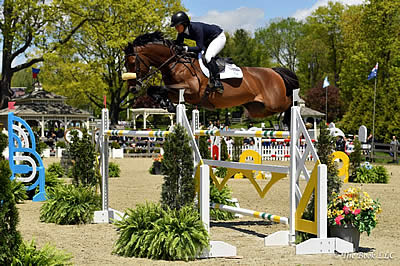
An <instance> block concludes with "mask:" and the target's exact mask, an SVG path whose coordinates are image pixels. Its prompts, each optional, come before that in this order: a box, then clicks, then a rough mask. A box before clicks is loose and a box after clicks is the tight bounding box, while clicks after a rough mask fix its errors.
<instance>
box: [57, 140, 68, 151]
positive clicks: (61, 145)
mask: <svg viewBox="0 0 400 266" xmlns="http://www.w3.org/2000/svg"><path fill="white" fill-rule="evenodd" d="M56 148H61V149H65V148H67V144H66V143H65V141H57V143H56Z"/></svg>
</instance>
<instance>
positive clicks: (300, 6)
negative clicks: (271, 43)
mask: <svg viewBox="0 0 400 266" xmlns="http://www.w3.org/2000/svg"><path fill="white" fill-rule="evenodd" d="M331 1H332V2H341V3H342V4H348V5H357V4H361V3H362V2H364V1H363V0H331ZM327 3H328V0H280V1H279V0H278V1H277V0H241V1H240V0H197V1H194V0H182V4H183V6H184V7H185V8H186V9H188V14H189V16H190V17H191V20H192V21H200V22H205V23H210V24H217V25H220V26H221V27H222V28H223V29H224V30H225V31H227V32H229V33H233V32H235V30H237V29H245V30H248V31H250V32H254V31H255V30H256V29H257V28H260V27H264V26H265V25H267V24H268V22H269V21H270V20H271V19H274V18H287V17H294V18H296V19H298V20H303V19H304V18H306V17H307V16H309V15H311V13H312V12H313V11H314V10H316V9H317V8H318V7H320V6H326V5H327Z"/></svg>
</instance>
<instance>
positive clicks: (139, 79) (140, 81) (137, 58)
mask: <svg viewBox="0 0 400 266" xmlns="http://www.w3.org/2000/svg"><path fill="white" fill-rule="evenodd" d="M130 56H135V68H136V69H135V73H137V75H140V63H142V64H143V65H145V67H147V69H149V70H150V65H149V64H147V63H146V62H145V61H144V60H143V58H141V57H140V56H139V53H136V52H135V51H134V52H133V53H131V54H127V55H125V62H127V60H128V57H130ZM177 56H178V55H177V54H176V53H174V54H173V55H172V56H171V57H169V58H168V59H167V60H166V61H165V62H164V63H162V64H161V65H160V66H159V67H157V68H156V69H154V70H153V71H151V72H150V73H147V75H145V76H144V77H140V76H137V77H136V89H137V90H139V89H140V87H142V86H143V85H144V84H145V81H146V80H147V79H148V78H150V77H152V76H153V75H154V74H155V73H156V72H158V71H161V69H162V68H163V67H164V66H165V65H168V64H169V63H170V61H171V60H172V59H174V58H175V57H177ZM174 66H175V65H174Z"/></svg>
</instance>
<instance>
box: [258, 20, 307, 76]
mask: <svg viewBox="0 0 400 266" xmlns="http://www.w3.org/2000/svg"><path fill="white" fill-rule="evenodd" d="M301 27H302V22H298V21H296V19H295V18H286V19H278V20H277V21H273V22H271V23H270V24H269V25H268V27H266V28H262V29H260V30H258V31H256V33H255V39H256V41H257V43H259V44H260V45H261V46H262V49H263V51H264V52H265V53H266V54H269V55H270V56H271V57H272V59H273V60H274V61H275V62H276V64H278V65H279V66H284V67H287V68H288V69H290V70H292V71H293V72H294V71H295V70H296V65H297V40H298V39H299V38H300V36H301V35H302V32H301Z"/></svg>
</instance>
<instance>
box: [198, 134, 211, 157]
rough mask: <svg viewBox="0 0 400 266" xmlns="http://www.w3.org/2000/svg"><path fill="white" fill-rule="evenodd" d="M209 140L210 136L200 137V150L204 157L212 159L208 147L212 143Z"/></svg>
mask: <svg viewBox="0 0 400 266" xmlns="http://www.w3.org/2000/svg"><path fill="white" fill-rule="evenodd" d="M207 140H208V137H205V136H203V137H199V151H200V155H201V158H202V159H211V152H210V150H209V149H208V148H209V146H210V145H209V143H208V141H207Z"/></svg>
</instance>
